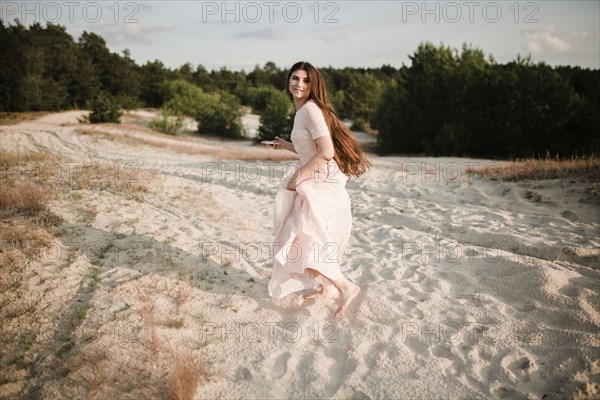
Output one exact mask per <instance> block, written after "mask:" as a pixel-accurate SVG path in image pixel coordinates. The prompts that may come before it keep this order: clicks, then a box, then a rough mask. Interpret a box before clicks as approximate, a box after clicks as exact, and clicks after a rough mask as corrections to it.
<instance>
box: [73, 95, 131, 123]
mask: <svg viewBox="0 0 600 400" xmlns="http://www.w3.org/2000/svg"><path fill="white" fill-rule="evenodd" d="M90 108H91V111H90V114H89V115H88V116H85V117H83V118H81V119H80V120H79V122H84V123H88V122H89V123H92V124H98V123H102V122H115V123H119V122H120V120H121V115H122V114H123V112H122V111H121V105H120V104H119V103H118V102H117V101H116V99H114V98H113V97H111V96H109V95H107V94H103V93H101V94H99V95H98V96H96V97H95V98H94V99H93V100H92V101H91V102H90Z"/></svg>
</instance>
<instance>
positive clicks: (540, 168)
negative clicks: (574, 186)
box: [467, 157, 600, 182]
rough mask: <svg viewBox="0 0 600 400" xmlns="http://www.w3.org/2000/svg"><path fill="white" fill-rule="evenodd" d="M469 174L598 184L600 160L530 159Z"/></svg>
mask: <svg viewBox="0 0 600 400" xmlns="http://www.w3.org/2000/svg"><path fill="white" fill-rule="evenodd" d="M467 172H469V173H475V174H477V175H480V176H484V177H487V178H490V179H493V180H504V181H519V180H524V179H532V180H541V179H556V178H581V179H584V180H588V181H592V182H598V181H600V158H598V157H591V158H573V159H570V160H558V159H552V158H545V159H533V158H530V159H522V160H516V161H513V162H511V163H509V164H506V165H502V166H495V167H494V168H472V167H470V168H469V169H468V171H467Z"/></svg>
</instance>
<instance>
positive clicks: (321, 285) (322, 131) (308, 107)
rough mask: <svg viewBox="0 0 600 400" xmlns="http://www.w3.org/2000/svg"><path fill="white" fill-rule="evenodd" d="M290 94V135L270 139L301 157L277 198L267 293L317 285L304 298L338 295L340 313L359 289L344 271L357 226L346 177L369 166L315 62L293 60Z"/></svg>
mask: <svg viewBox="0 0 600 400" xmlns="http://www.w3.org/2000/svg"><path fill="white" fill-rule="evenodd" d="M288 95H289V97H290V99H291V100H292V101H293V102H294V106H295V108H296V114H295V117H294V127H293V129H292V134H291V142H288V141H286V140H283V139H281V138H279V137H276V138H275V140H274V141H273V143H272V144H271V146H273V148H275V149H286V150H289V151H292V152H295V153H297V154H298V155H299V157H300V162H299V164H298V165H296V166H295V167H294V168H291V169H289V168H288V170H289V171H286V172H285V173H284V177H283V179H282V183H281V187H280V189H279V192H278V193H277V196H276V198H275V206H274V231H275V232H274V234H275V240H274V243H275V246H274V260H273V271H272V274H271V280H270V282H269V294H270V295H271V296H273V297H277V298H280V297H283V296H286V295H288V294H290V293H294V292H298V291H303V290H309V289H318V290H315V291H313V292H312V293H310V294H308V295H305V296H304V298H307V299H309V298H324V299H333V300H338V301H339V307H338V308H337V310H336V311H335V316H339V315H340V314H341V313H343V312H344V311H345V310H346V309H347V308H348V306H349V305H350V303H351V302H352V300H354V299H355V298H356V296H358V294H359V293H360V287H359V286H358V285H356V284H354V283H352V282H350V281H349V280H348V279H347V278H345V277H344V276H343V275H342V272H341V270H340V258H341V256H342V254H343V253H344V250H345V247H346V245H347V243H348V239H349V238H350V230H351V226H352V214H351V209H350V197H349V196H348V192H347V191H346V182H347V180H348V178H349V177H350V176H355V177H358V176H360V175H361V174H363V173H364V172H365V171H366V170H367V169H368V168H369V167H370V166H371V165H370V163H369V161H368V160H367V158H366V157H365V154H364V152H363V150H362V148H361V146H360V144H359V143H358V142H357V141H356V139H355V138H354V136H353V135H352V133H351V132H350V130H349V129H348V128H347V127H346V126H345V125H344V124H343V123H342V122H341V121H340V120H339V118H338V116H337V114H336V113H335V111H334V110H333V107H332V105H331V103H330V102H329V99H328V97H327V91H326V88H325V80H324V79H323V76H322V75H321V73H320V72H319V71H318V70H317V69H316V68H315V67H314V66H312V65H311V64H310V63H308V62H298V63H296V64H294V65H293V66H292V68H291V69H290V72H289V74H288Z"/></svg>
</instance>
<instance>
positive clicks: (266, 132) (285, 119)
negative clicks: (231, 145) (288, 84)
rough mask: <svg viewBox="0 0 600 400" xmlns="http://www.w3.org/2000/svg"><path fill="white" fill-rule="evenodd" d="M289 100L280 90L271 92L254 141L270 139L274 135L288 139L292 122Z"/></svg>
mask: <svg viewBox="0 0 600 400" xmlns="http://www.w3.org/2000/svg"><path fill="white" fill-rule="evenodd" d="M291 108H292V107H291V102H290V99H288V97H287V96H286V94H285V93H284V92H282V91H277V92H273V93H272V94H271V98H270V99H269V100H268V101H267V105H266V107H265V111H264V112H263V114H262V115H261V117H260V127H259V128H258V135H257V137H256V138H255V141H256V142H259V141H261V140H271V139H273V138H274V137H275V136H279V137H281V138H283V139H288V138H289V136H290V133H291V130H292V126H293V124H294V117H293V114H292V113H291V112H290V111H291Z"/></svg>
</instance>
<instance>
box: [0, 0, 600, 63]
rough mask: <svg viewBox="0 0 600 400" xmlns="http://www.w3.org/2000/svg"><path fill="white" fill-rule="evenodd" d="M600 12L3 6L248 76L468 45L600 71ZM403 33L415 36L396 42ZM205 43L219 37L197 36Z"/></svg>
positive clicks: (505, 58) (11, 16)
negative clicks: (265, 69) (425, 46)
mask: <svg viewBox="0 0 600 400" xmlns="http://www.w3.org/2000/svg"><path fill="white" fill-rule="evenodd" d="M183 6H185V7H183ZM484 10H485V11H484ZM599 14H600V2H595V1H575V2H567V1H537V2H532V1H529V2H520V3H518V2H506V1H501V2H494V1H480V2H476V1H475V2H445V3H444V2H439V1H437V2H436V1H429V2H412V1H400V2H392V1H376V2H372V3H363V2H360V1H352V0H344V1H334V2H305V1H300V2H294V1H281V2H279V1H273V2H252V1H251V2H239V1H238V2H231V1H230V2H212V1H208V2H207V1H200V2H192V1H175V2H165V1H145V2H132V1H126V2H123V1H121V2H114V1H111V2H102V1H100V2H98V1H84V2H65V3H57V2H52V1H38V2H30V3H24V2H17V1H8V2H6V1H3V2H2V3H1V6H0V19H2V21H3V22H4V23H5V24H8V25H13V24H15V23H16V21H17V20H19V21H20V22H21V23H22V24H23V25H24V26H27V27H30V26H32V25H33V24H35V23H40V24H41V25H42V26H46V25H47V23H52V24H55V25H60V26H63V27H65V30H66V31H67V33H69V35H71V37H73V39H74V40H75V41H77V40H78V39H79V38H80V37H81V34H83V32H84V31H87V32H93V33H95V34H98V35H99V36H101V37H102V38H103V39H104V40H105V41H106V44H107V47H108V48H109V50H110V51H111V52H114V53H118V54H122V53H123V51H124V50H126V49H127V50H129V52H130V57H131V58H132V59H133V60H134V61H135V62H136V64H138V65H143V64H145V63H146V62H152V61H155V60H159V61H161V62H162V63H163V64H164V65H165V67H167V68H170V69H177V68H179V67H181V66H183V65H185V64H191V65H192V67H193V68H196V67H198V66H199V65H202V66H204V68H206V69H207V70H208V71H213V70H219V69H221V68H223V67H225V68H227V69H228V70H230V71H244V72H250V71H252V70H253V69H254V68H255V66H257V65H258V66H260V67H262V66H264V65H265V64H266V63H267V62H273V63H275V65H277V66H278V67H279V68H283V69H285V66H286V65H292V64H293V63H294V62H296V61H298V60H307V61H310V62H311V63H312V64H313V65H317V66H319V67H320V68H338V69H343V68H381V67H382V66H385V65H389V66H392V67H394V68H402V66H407V67H408V66H410V59H409V56H410V55H411V54H414V52H415V51H416V49H417V48H418V46H419V44H421V43H427V42H428V43H432V44H434V45H436V46H439V45H444V46H446V47H450V48H452V49H456V50H459V51H460V49H461V48H462V46H463V44H466V45H467V46H468V47H471V48H474V49H479V50H481V51H482V52H483V53H484V55H485V57H486V59H489V58H490V56H491V57H493V58H494V60H495V61H496V62H497V63H498V64H505V63H508V62H511V61H514V60H516V59H517V58H518V57H522V58H526V57H529V56H531V58H532V61H533V62H535V63H538V62H544V63H546V64H548V65H550V66H552V67H558V66H571V67H580V68H582V69H599V68H600V50H599V49H600V32H599V25H600V22H599V21H598V19H596V18H595V16H598V15H599ZM7 17H8V18H7ZM236 21H237V22H236ZM436 21H437V22H436ZM398 35H400V36H401V37H409V38H410V39H407V40H401V41H396V39H395V38H396V37H398ZM195 37H201V38H204V37H210V39H208V40H200V41H196V40H194V39H191V40H190V39H188V38H195ZM474 37H476V38H477V40H473V38H474ZM289 43H291V45H290V44H289ZM333 46H336V47H337V49H339V51H332V47H333ZM357 59H360V60H363V62H357V61H356V60H357Z"/></svg>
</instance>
